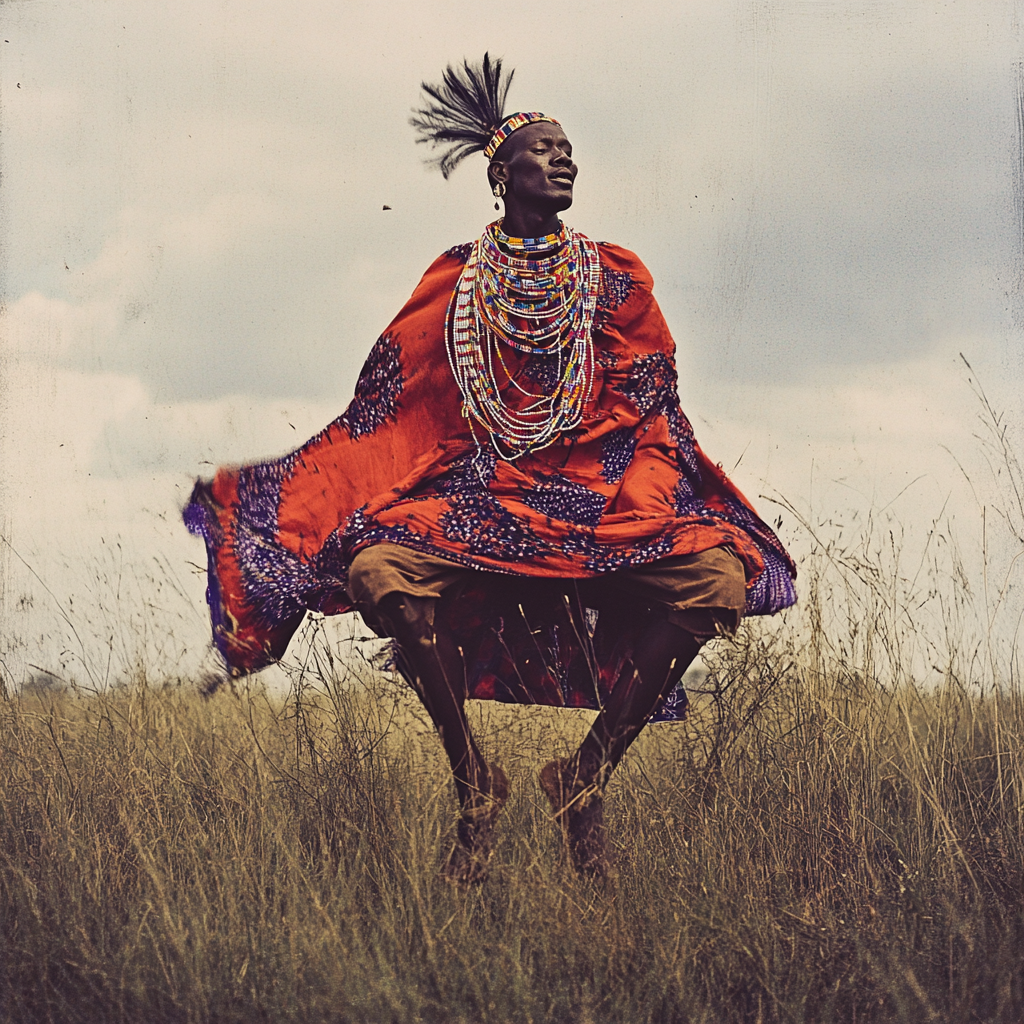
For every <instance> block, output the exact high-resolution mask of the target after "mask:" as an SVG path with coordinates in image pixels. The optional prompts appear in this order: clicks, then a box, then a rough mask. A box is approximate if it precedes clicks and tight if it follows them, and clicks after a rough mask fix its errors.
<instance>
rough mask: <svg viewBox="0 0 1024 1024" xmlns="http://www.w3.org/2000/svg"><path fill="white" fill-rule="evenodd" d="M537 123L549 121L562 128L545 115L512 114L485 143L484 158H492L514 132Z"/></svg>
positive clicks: (557, 122)
mask: <svg viewBox="0 0 1024 1024" xmlns="http://www.w3.org/2000/svg"><path fill="white" fill-rule="evenodd" d="M538 121H550V122H551V123H552V124H556V125H558V127H559V128H561V127H562V125H561V122H559V121H556V120H555V119H554V118H553V117H548V115H547V114H541V113H539V112H537V111H530V112H528V113H519V114H513V115H512V116H511V117H507V118H505V120H504V121H502V123H501V125H500V126H499V127H498V130H497V131H496V132H495V133H494V134H493V135H492V136H491V141H490V142H488V143H487V147H486V148H485V149H484V156H485V157H487V159H488V160H490V159H491V157H492V156H494V154H495V153H497V151H498V147H499V146H500V145H501V144H502V143H503V142H504V141H505V140H506V139H507V138H508V137H509V136H510V135H511V134H512V133H513V132H514V131H517V130H518V129H520V128H524V127H525V126H526V125H528V124H535V123H536V122H538Z"/></svg>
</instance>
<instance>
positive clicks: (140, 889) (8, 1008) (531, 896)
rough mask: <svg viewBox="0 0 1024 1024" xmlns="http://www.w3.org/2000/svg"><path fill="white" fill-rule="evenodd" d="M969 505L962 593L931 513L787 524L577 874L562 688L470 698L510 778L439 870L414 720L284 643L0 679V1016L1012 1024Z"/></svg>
mask: <svg viewBox="0 0 1024 1024" xmlns="http://www.w3.org/2000/svg"><path fill="white" fill-rule="evenodd" d="M985 422H986V423H987V425H988V427H989V428H990V429H989V433H988V434H987V435H986V437H987V438H988V441H987V442H986V443H988V444H989V448H990V451H991V453H992V454H993V463H992V464H993V465H994V466H996V467H997V469H999V471H1000V472H1001V471H1002V470H1003V469H1004V468H1006V467H1009V469H1008V472H1009V473H1010V475H1011V481H1013V480H1015V481H1017V482H1018V483H1019V482H1020V480H1021V475H1020V471H1019V467H1017V466H1016V463H1014V462H1013V460H1012V451H1011V452H1009V453H1007V450H1006V448H1005V434H1004V433H1000V430H1001V426H1000V423H999V421H998V419H997V418H996V419H994V421H993V418H992V417H990V418H989V419H988V420H987V421H985ZM993 422H994V427H993ZM1000 446H1002V448H1001V447H1000ZM1000 459H1002V462H1000V461H999V460H1000ZM1015 467H1016V468H1015ZM1013 473H1016V476H1015V477H1014V476H1013ZM1009 493H1010V494H1011V496H1012V495H1013V494H1014V493H1015V492H1014V491H1013V488H1010V492H1009ZM1016 493H1017V494H1018V497H1019V496H1020V494H1022V493H1024V488H1021V489H1019V490H1018V491H1017V492H1016ZM790 511H791V513H792V514H796V510H793V509H791V510H790ZM1000 522H1003V523H1004V524H1005V526H1006V527H1008V536H1009V537H1010V540H1011V542H1012V543H1011V549H1010V557H1009V559H1008V560H1007V561H1005V566H1004V567H1005V572H1002V570H1001V572H1002V575H1000V576H998V578H996V577H995V576H994V575H993V573H991V572H989V571H988V569H987V566H986V571H985V573H984V580H983V584H982V585H981V590H982V591H983V593H982V594H981V596H979V585H978V584H977V583H976V581H975V582H972V577H971V574H970V573H969V572H967V570H966V569H965V568H964V566H963V564H962V559H961V556H960V555H959V553H958V549H957V546H956V545H955V544H954V543H953V539H952V535H951V534H950V533H949V531H948V530H946V529H945V528H944V527H942V525H941V524H939V523H936V526H935V529H934V530H933V531H932V535H930V536H929V538H928V543H927V544H926V545H925V548H924V553H923V554H922V555H921V556H920V557H919V558H917V559H915V560H914V561H913V563H912V564H911V565H910V567H909V568H908V569H905V568H904V567H903V564H902V563H903V562H904V561H905V560H906V559H905V557H904V555H903V554H902V553H901V551H900V540H899V535H898V532H897V531H896V530H895V529H894V528H893V527H892V524H890V523H886V522H884V521H881V520H878V521H876V522H874V523H872V524H869V526H868V527H867V528H865V529H863V530H861V531H860V532H859V533H858V534H857V535H856V536H855V537H854V539H853V541H852V542H850V543H847V542H844V541H843V540H842V535H841V533H838V534H837V533H836V532H835V531H833V533H832V535H831V536H832V537H833V539H832V540H829V541H827V542H826V541H823V540H821V539H819V527H818V524H816V523H814V522H812V521H809V519H808V518H806V517H805V519H804V522H803V527H804V530H805V532H806V535H807V536H808V537H810V538H811V542H810V553H809V555H808V557H807V559H805V562H804V584H803V595H802V601H801V604H800V606H798V609H796V610H794V611H793V612H791V613H789V614H787V616H785V617H783V618H782V619H781V620H774V621H771V622H761V623H751V624H749V625H747V626H745V627H744V629H743V630H742V631H741V634H740V636H739V637H738V638H737V639H736V640H735V641H734V642H730V643H720V644H719V645H718V647H717V648H716V649H715V650H714V651H712V653H711V654H709V656H708V659H707V660H708V665H709V673H708V675H707V677H706V678H705V679H703V680H701V681H700V683H699V686H698V689H699V690H700V691H701V693H700V694H699V695H698V697H697V700H696V702H695V712H694V714H693V716H692V718H691V720H690V721H689V722H688V723H687V724H686V725H685V726H658V727H652V728H651V729H649V730H647V731H646V732H645V734H644V735H643V736H642V737H641V739H640V740H639V741H638V743H637V744H636V745H635V747H634V749H633V750H632V751H631V752H630V754H629V756H628V757H627V760H626V762H625V763H624V765H623V766H622V768H621V769H620V770H619V771H618V772H617V773H616V775H615V777H614V778H613V781H612V784H611V786H610V789H609V793H608V819H609V829H610V834H611V837H612V840H613V844H614V847H615V851H616V854H617V861H618V881H617V884H616V886H615V887H614V889H611V890H609V889H603V888H598V887H595V886H594V885H593V884H591V883H589V882H587V881H585V880H581V879H579V878H577V877H576V876H575V875H574V874H573V873H572V871H571V869H570V868H569V866H568V865H567V864H566V863H565V861H564V858H563V855H562V851H561V846H560V838H559V835H558V833H557V830H556V828H555V826H554V825H553V823H552V822H551V821H550V819H549V814H548V812H547V809H546V802H545V801H544V799H543V797H542V795H541V793H540V791H539V788H538V787H537V785H536V783H535V781H534V774H535V770H536V768H537V767H539V765H541V764H542V763H543V762H544V761H546V760H547V759H548V758H550V757H551V756H553V755H557V754H562V753H566V752H568V751H569V750H570V749H571V748H572V747H573V746H574V745H575V743H576V742H578V740H579V738H580V737H581V736H582V734H583V732H584V730H585V728H586V726H587V721H586V719H587V716H586V715H585V714H577V713H573V712H564V711H563V712H560V711H554V710H550V709H540V708H504V707H501V706H498V705H489V704H480V705H476V706H474V708H473V710H472V714H473V720H474V723H475V725H476V727H477V729H478V732H479V734H480V737H481V739H482V746H483V747H484V750H485V753H486V754H488V755H489V756H493V757H494V758H496V759H497V760H498V761H499V762H500V763H502V764H503V765H504V766H505V768H506V770H507V771H508V774H509V776H510V778H511V780H512V796H511V799H510V801H509V804H508V807H507V810H506V813H505V814H504V816H503V819H502V822H501V825H500V830H501V831H500V841H499V845H498V848H497V851H496V854H495V858H494V866H493V871H492V875H491V878H490V879H489V880H488V882H487V883H486V884H485V885H483V886H481V887H479V888H476V889H472V890H469V891H463V890H460V889H455V888H452V887H450V886H449V885H447V884H445V883H443V882H442V881H440V880H439V879H438V878H437V875H436V868H437V865H438V861H439V857H440V856H441V855H442V854H443V852H444V850H445V843H446V842H447V841H448V837H449V835H450V831H451V828H452V826H453V823H454V813H455V805H454V799H453V794H452V787H451V785H450V780H449V776H448V771H447V768H446V766H445V764H444V761H443V758H442V756H441V752H440V748H439V744H438V743H437V741H436V739H435V738H434V737H433V735H432V733H431V730H430V728H429V725H428V724H427V722H426V720H425V718H424V716H423V714H422V712H421V711H420V710H419V709H418V707H417V705H416V703H415V701H414V700H413V699H412V698H411V697H410V695H409V693H408V691H407V690H406V689H405V688H404V687H403V686H402V685H400V684H399V683H397V682H396V681H395V680H393V679H391V678H390V677H388V676H387V675H386V674H383V673H381V672H378V671H375V670H374V669H372V667H371V666H369V665H365V666H363V667H362V668H359V667H358V666H356V667H353V666H352V665H351V664H350V663H343V662H339V661H338V660H336V658H337V656H336V653H335V652H334V651H332V649H331V647H330V645H327V644H324V643H323V642H322V641H321V640H319V639H317V637H316V636H311V637H307V638H306V643H305V644H304V646H301V647H300V649H302V650H304V651H306V659H305V662H304V663H303V664H302V665H300V666H298V667H297V668H296V669H295V676H294V679H293V686H292V688H291V691H290V693H289V694H288V696H287V697H286V698H281V699H275V698H272V697H270V696H268V695H267V694H266V693H264V692H262V691H261V690H259V689H258V688H256V687H254V688H253V689H251V690H247V689H239V690H235V691H232V690H230V689H224V690H222V691H221V692H218V693H217V694H215V695H214V696H213V697H212V698H210V699H207V700H204V699H202V698H201V697H200V696H199V693H198V689H197V687H196V686H195V685H194V684H193V683H192V682H187V681H186V682H183V683H174V684H168V685H165V686H155V685H152V684H148V685H147V684H146V683H145V681H144V680H139V679H136V680H134V681H132V680H128V681H126V682H125V683H124V685H122V686H120V687H117V688H112V689H106V690H98V691H93V692H74V691H69V690H60V689H53V688H51V689H47V688H45V687H37V688H36V689H35V690H26V691H22V692H20V693H15V692H13V691H12V690H10V689H9V688H8V689H6V690H4V692H3V693H2V695H0V696H2V699H0V1019H2V1020H3V1021H10V1022H19V1024H22V1022H24V1024H29V1022H35V1021H52V1022H83V1024H86V1022H87V1024H100V1022H108V1021H109V1022H131V1024H137V1022H140V1021H141V1022H146V1024H158V1022H164V1021H167V1022H181V1024H184V1022H224V1024H227V1022H234V1021H238V1022H246V1024H249V1022H253V1021H268V1022H284V1021H302V1022H328V1021H330V1022H334V1021H337V1022H377V1021H380V1022H407V1021H408V1022H412V1021H421V1022H445V1024H447V1022H458V1021H465V1022H492V1021H493V1022H503V1024H504V1022H520V1021H521V1022H537V1024H539V1022H553V1024H554V1022H558V1024H562V1022H580V1024H582V1022H605V1021H607V1022H620V1021H621V1022H629V1024H644V1022H655V1021H657V1022H662V1021H664V1022H669V1021H672V1022H684V1021H685V1022H709V1024H711V1022H713V1024H727V1022H732V1021H737V1022H739V1021H742V1022H754V1021H764V1022H780V1024H781V1022H804V1021H806V1022H832V1021H844V1022H846V1021H849V1022H852V1024H853V1022H864V1024H866V1022H869V1021H877V1022H881V1021H885V1022H890V1021H908V1022H916V1021H942V1022H959V1021H964V1022H967V1021H989V1022H1007V1024H1010V1022H1020V1021H1022V1020H1024V980H1022V979H1024V899H1022V893H1024V828H1022V825H1024V821H1022V815H1024V764H1022V758H1024V753H1022V751H1024V742H1022V741H1024V695H1022V691H1021V688H1020V681H1019V676H1018V675H1017V674H1016V673H1017V668H1016V666H1017V660H1016V658H1017V655H1016V628H1017V627H1016V625H1015V624H1014V620H1013V615H1016V614H1018V610H1017V609H1014V608H1013V604H1014V602H1015V601H1016V602H1017V603H1018V605H1019V591H1018V590H1014V585H1013V579H1012V578H1011V576H1010V575H1009V574H1010V573H1011V572H1019V569H1020V557H1021V556H1020V552H1021V551H1024V529H1022V527H1021V524H1022V522H1024V503H1022V502H1020V501H1018V502H1017V505H1016V506H1014V505H1013V503H1012V501H1011V503H1010V504H1009V505H1007V506H1006V507H1005V508H1004V509H1003V511H1002V519H1001V520H1000ZM1018 541H1019V544H1018V546H1017V547H1012V544H1017V543H1018ZM993 564H994V563H993ZM1000 616H1002V618H1000ZM1018 622H1019V619H1018ZM1001 623H1002V624H1003V625H1000V624H1001ZM1007 624H1008V625H1007ZM1004 626H1005V627H1006V628H1004ZM310 629H311V630H312V631H313V632H315V626H311V627H310Z"/></svg>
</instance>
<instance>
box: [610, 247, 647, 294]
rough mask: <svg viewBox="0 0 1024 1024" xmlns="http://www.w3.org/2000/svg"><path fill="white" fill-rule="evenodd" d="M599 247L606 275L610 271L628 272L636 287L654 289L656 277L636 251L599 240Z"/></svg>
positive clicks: (617, 272) (613, 273)
mask: <svg viewBox="0 0 1024 1024" xmlns="http://www.w3.org/2000/svg"><path fill="white" fill-rule="evenodd" d="M597 248H598V252H599V253H600V255H601V267H602V269H603V270H604V272H605V274H606V275H608V274H609V272H610V273H611V274H612V275H616V274H628V275H629V276H630V278H631V279H632V281H633V284H634V287H636V286H639V287H640V288H643V289H645V290H646V291H651V290H652V289H653V287H654V279H653V278H652V277H651V272H650V271H649V270H648V269H647V267H646V266H645V265H644V262H643V260H641V259H640V257H639V256H637V254H636V253H635V252H631V251H630V250H629V249H626V248H624V247H623V246H621V245H616V244H615V243H614V242H598V243H597Z"/></svg>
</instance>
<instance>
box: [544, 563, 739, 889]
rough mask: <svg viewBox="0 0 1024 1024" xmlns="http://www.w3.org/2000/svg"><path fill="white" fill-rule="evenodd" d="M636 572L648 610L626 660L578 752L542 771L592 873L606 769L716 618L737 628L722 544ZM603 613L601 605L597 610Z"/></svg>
mask: <svg viewBox="0 0 1024 1024" xmlns="http://www.w3.org/2000/svg"><path fill="white" fill-rule="evenodd" d="M634 576H635V578H634V579H630V580H628V581H624V582H628V584H629V585H630V588H631V589H634V590H636V591H638V594H637V596H647V597H648V598H653V599H654V610H653V612H652V614H651V616H650V617H649V618H648V619H647V621H646V623H645V624H644V625H643V626H642V627H640V629H639V631H638V634H637V639H636V642H635V644H634V647H633V659H632V666H631V667H629V666H627V671H626V672H624V673H623V675H622V676H621V677H620V678H619V680H618V681H617V682H616V685H615V687H614V688H613V690H612V693H611V696H610V697H609V699H608V701H607V702H606V703H605V705H604V707H603V708H602V709H601V711H600V712H599V713H598V716H597V719H596V720H595V721H594V724H593V726H592V727H591V729H590V732H589V733H588V734H587V736H586V738H585V739H584V740H583V742H582V744H580V747H579V749H578V750H577V751H576V753H575V754H574V755H573V756H572V757H571V758H569V759H568V760H557V761H552V762H551V763H550V764H548V765H546V766H545V767H544V768H543V769H542V770H541V776H540V781H541V786H542V787H543V788H544V791H545V793H546V794H547V796H548V799H549V801H550V802H551V805H552V807H553V808H554V810H555V813H556V815H557V816H558V817H559V818H560V820H561V822H562V825H563V827H564V829H565V831H566V837H567V839H568V841H569V850H570V854H571V855H572V860H573V863H574V864H575V866H576V868H577V869H578V870H579V871H581V872H583V873H586V874H591V875H594V876H598V877H600V876H603V875H605V874H606V873H607V871H608V867H609V865H608V861H607V857H606V853H605V843H604V821H603V815H604V809H603V791H604V787H605V785H606V784H607V782H608V779H609V777H610V775H611V773H612V772H613V771H614V769H615V768H616V767H617V766H618V764H619V762H620V761H621V760H622V758H623V755H624V754H625V753H626V750H627V749H628V748H629V745H630V744H631V743H632V742H633V741H634V740H635V739H636V737H637V736H639V735H640V733H641V731H642V730H643V728H644V726H645V725H646V724H647V722H648V720H649V719H650V718H651V716H652V715H653V714H654V713H655V711H657V710H658V708H659V707H660V706H661V703H662V702H663V701H664V699H665V697H666V696H668V694H669V693H670V692H671V691H672V689H673V688H674V687H675V685H676V683H678V682H679V680H680V679H681V678H682V676H683V674H684V673H685V671H686V670H687V668H689V666H690V664H691V663H692V661H693V659H694V658H695V657H696V656H697V653H698V652H699V651H700V649H701V647H702V646H703V644H704V642H705V641H706V640H707V639H709V638H710V637H712V636H714V635H715V634H716V633H717V632H719V630H720V628H721V626H722V625H724V627H725V628H726V629H729V628H735V625H736V623H738V622H739V617H740V614H741V612H742V607H743V600H744V588H745V577H744V573H743V567H742V564H741V563H740V562H739V559H737V558H736V557H735V556H734V555H732V554H731V553H730V552H727V551H724V549H712V551H709V552H702V553H700V554H699V555H694V556H687V557H686V558H679V559H671V560H665V561H664V562H663V563H657V562H656V563H653V564H652V565H650V566H645V567H642V568H641V569H640V570H638V571H637V572H636V573H635V574H634ZM637 584H639V586H638V585H637ZM673 598H674V601H673ZM691 602H692V604H691ZM609 611H610V609H609ZM607 614H608V611H602V612H601V616H602V618H604V617H605V616H606V615H607ZM672 618H674V619H675V620H676V622H673V621H670V619H672ZM678 623H685V626H686V627H689V628H685V627H684V626H683V625H681V624H678ZM720 624H721V625H720ZM602 625H603V627H604V628H603V629H602ZM608 625H609V623H608V621H607V619H605V621H604V623H603V624H602V623H601V622H600V620H599V624H598V629H599V631H602V632H604V633H605V635H606V636H607V628H608ZM602 653H605V654H607V652H602V651H601V650H600V649H599V650H598V656H599V658H600V656H601V654H602Z"/></svg>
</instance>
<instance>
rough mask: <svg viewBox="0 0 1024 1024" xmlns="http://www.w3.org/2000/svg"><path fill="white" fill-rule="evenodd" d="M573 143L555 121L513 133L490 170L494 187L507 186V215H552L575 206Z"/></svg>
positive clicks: (529, 125)
mask: <svg viewBox="0 0 1024 1024" xmlns="http://www.w3.org/2000/svg"><path fill="white" fill-rule="evenodd" d="M577 170H578V169H577V167H576V164H575V163H573V159H572V143H570V142H569V140H568V139H567V138H566V135H565V132H564V131H562V129H561V127H560V126H559V125H557V124H554V123H552V122H551V121H535V122H534V123H533V124H528V125H525V126H524V127H522V128H520V129H518V130H517V131H515V132H513V133H512V134H511V135H510V136H509V137H508V138H507V139H506V140H505V141H504V142H503V143H502V144H501V145H500V146H499V147H498V149H497V152H495V154H494V157H493V158H492V159H491V162H490V164H489V165H488V168H487V177H488V180H489V181H490V183H491V186H492V187H493V186H494V185H495V184H497V183H498V182H501V183H502V184H503V185H504V186H505V194H504V199H505V210H506V215H508V214H511V213H513V211H516V210H518V211H522V212H524V213H525V212H526V211H530V212H534V213H538V214H544V215H550V214H554V213H560V212H561V211H562V210H567V209H568V208H569V207H570V206H572V188H573V182H574V181H575V180H576V174H577Z"/></svg>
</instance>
